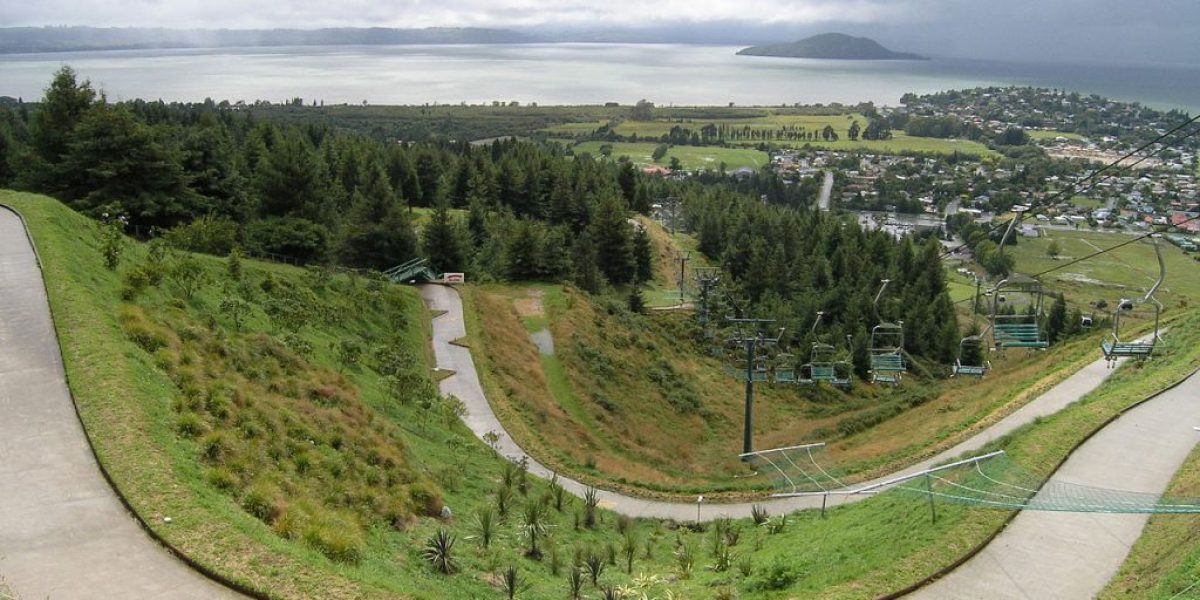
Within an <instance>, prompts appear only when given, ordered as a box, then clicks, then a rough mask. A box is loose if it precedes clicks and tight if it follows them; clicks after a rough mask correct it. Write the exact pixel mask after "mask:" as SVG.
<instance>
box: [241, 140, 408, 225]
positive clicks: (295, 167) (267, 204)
mask: <svg viewBox="0 0 1200 600" xmlns="http://www.w3.org/2000/svg"><path fill="white" fill-rule="evenodd" d="M324 173H325V169H324V166H323V165H322V164H321V162H320V161H319V158H318V156H317V153H316V152H315V151H314V150H313V148H312V145H311V144H310V143H309V142H308V140H307V139H305V138H304V136H302V135H300V133H299V132H298V131H296V130H288V131H287V132H286V133H284V134H282V135H281V136H280V137H279V139H278V140H276V142H275V144H274V145H273V146H272V147H271V148H270V149H269V150H268V151H267V154H266V155H264V156H263V157H262V158H261V159H260V161H259V165H258V171H257V173H256V174H255V188H256V191H257V192H258V199H259V203H260V205H261V208H262V212H263V214H266V215H278V216H283V215H305V216H309V217H312V216H315V215H317V214H318V213H319V212H320V206H321V204H322V203H323V202H324V201H325V199H326V197H327V196H326V191H327V190H328V186H327V185H326V182H325V181H324V180H323V179H322V175H323V174H324ZM389 197H390V195H389Z"/></svg>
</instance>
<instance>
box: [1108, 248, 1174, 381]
mask: <svg viewBox="0 0 1200 600" xmlns="http://www.w3.org/2000/svg"><path fill="white" fill-rule="evenodd" d="M1150 241H1151V243H1153V244H1154V255H1155V257H1157V258H1158V280H1157V281H1155V282H1154V285H1152V286H1150V291H1148V292H1146V295H1145V296H1143V297H1142V298H1140V299H1136V300H1134V299H1129V298H1122V299H1121V301H1120V302H1118V303H1117V306H1116V308H1114V309H1113V330H1112V340H1111V341H1106V342H1103V343H1101V344H1100V351H1101V352H1103V353H1104V358H1105V360H1107V361H1108V366H1109V367H1112V366H1115V365H1116V363H1117V359H1119V358H1136V359H1138V360H1139V361H1143V360H1146V359H1147V358H1150V356H1151V355H1152V354H1154V345H1155V344H1156V343H1157V342H1158V338H1159V317H1160V316H1161V315H1162V309H1163V305H1162V303H1161V302H1159V301H1158V299H1157V298H1155V297H1154V293H1155V292H1157V291H1158V288H1159V286H1161V285H1162V282H1163V280H1165V279H1166V278H1167V264H1166V263H1165V262H1164V261H1163V257H1162V248H1160V247H1159V245H1158V236H1157V235H1154V236H1151V238H1150ZM1141 304H1149V305H1150V306H1151V307H1152V308H1153V309H1154V333H1153V334H1152V335H1151V336H1150V337H1149V338H1148V339H1140V340H1129V339H1128V338H1126V339H1122V335H1121V315H1122V314H1126V315H1128V314H1132V313H1133V310H1134V308H1135V307H1136V306H1138V305H1141Z"/></svg>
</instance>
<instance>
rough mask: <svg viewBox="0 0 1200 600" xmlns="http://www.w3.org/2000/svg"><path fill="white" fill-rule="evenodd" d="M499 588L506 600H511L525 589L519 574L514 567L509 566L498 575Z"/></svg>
mask: <svg viewBox="0 0 1200 600" xmlns="http://www.w3.org/2000/svg"><path fill="white" fill-rule="evenodd" d="M500 586H501V588H503V589H504V595H505V596H507V597H508V600H513V598H516V597H517V594H518V593H520V592H521V591H522V590H523V589H524V588H525V581H524V580H522V579H521V573H520V572H519V571H517V568H516V567H514V566H509V567H508V568H507V569H504V572H503V573H501V575H500Z"/></svg>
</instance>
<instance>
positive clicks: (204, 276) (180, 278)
mask: <svg viewBox="0 0 1200 600" xmlns="http://www.w3.org/2000/svg"><path fill="white" fill-rule="evenodd" d="M171 281H172V282H173V283H174V284H175V286H176V287H177V288H179V291H180V293H182V294H183V297H184V298H185V299H187V300H191V299H192V298H194V297H195V296H196V292H199V291H200V288H202V287H204V285H205V284H206V283H208V271H205V270H204V265H201V264H200V261H199V260H197V259H196V257H194V256H192V255H190V254H186V255H184V256H182V257H180V258H179V260H177V261H175V265H174V266H172V268H171Z"/></svg>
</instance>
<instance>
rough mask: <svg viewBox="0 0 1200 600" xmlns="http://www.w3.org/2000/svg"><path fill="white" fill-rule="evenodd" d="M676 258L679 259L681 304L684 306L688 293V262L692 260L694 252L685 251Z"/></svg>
mask: <svg viewBox="0 0 1200 600" xmlns="http://www.w3.org/2000/svg"><path fill="white" fill-rule="evenodd" d="M675 260H678V261H679V305H680V306H683V303H684V300H685V299H686V298H687V296H686V295H685V294H686V293H687V279H686V278H685V277H686V274H687V263H688V261H689V260H692V253H691V252H684V253H683V254H680V255H679V258H677V259H675Z"/></svg>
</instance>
